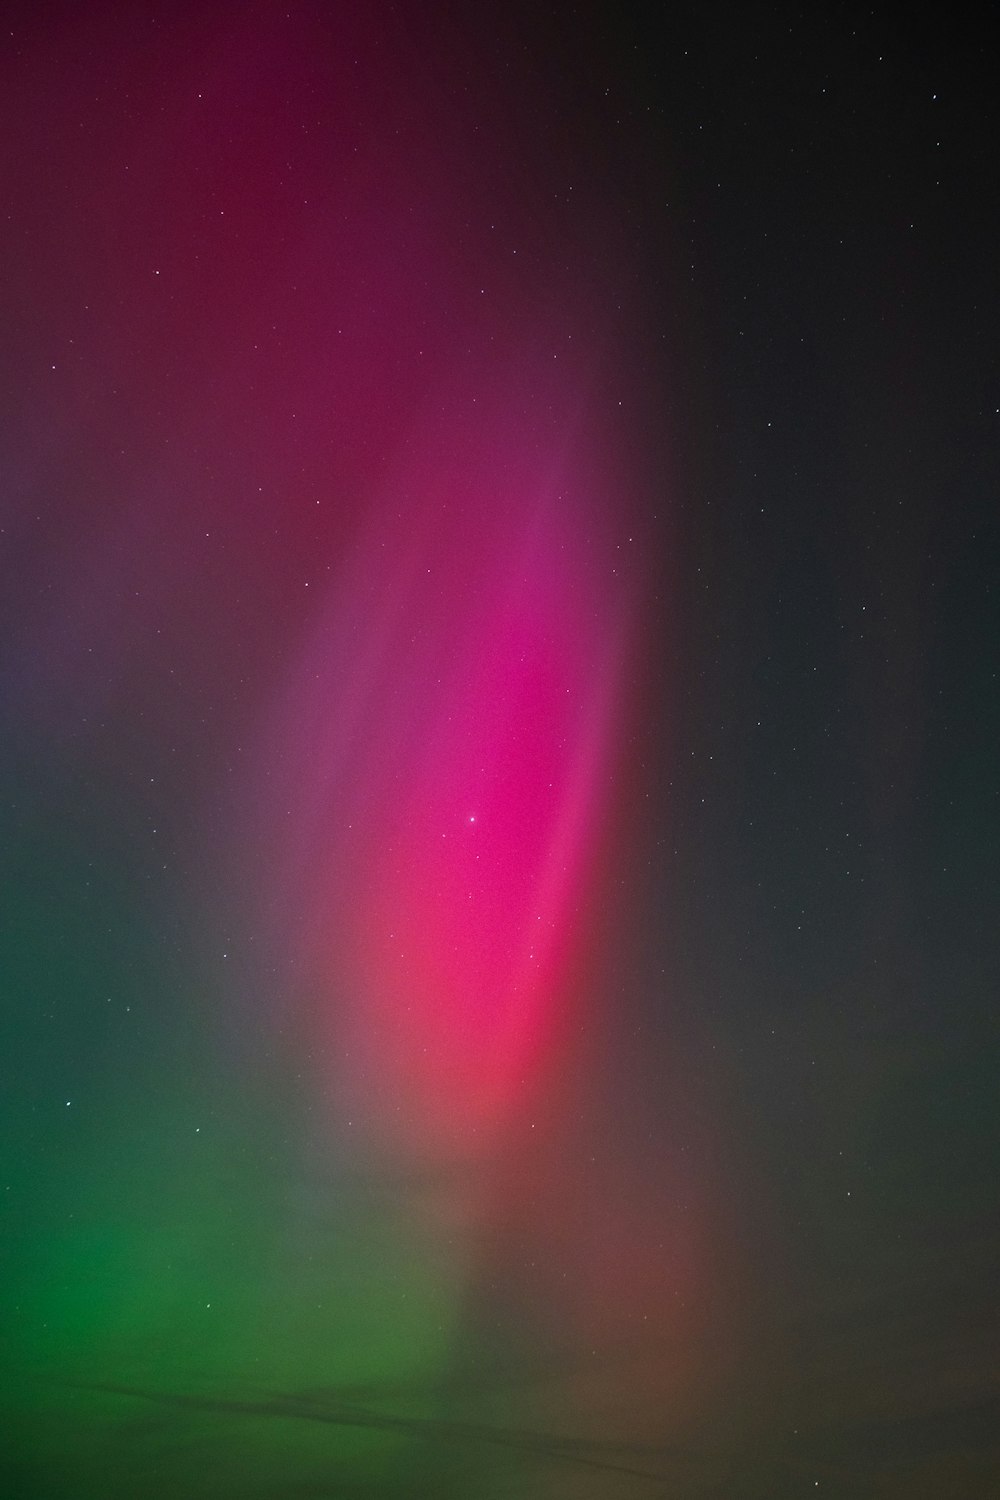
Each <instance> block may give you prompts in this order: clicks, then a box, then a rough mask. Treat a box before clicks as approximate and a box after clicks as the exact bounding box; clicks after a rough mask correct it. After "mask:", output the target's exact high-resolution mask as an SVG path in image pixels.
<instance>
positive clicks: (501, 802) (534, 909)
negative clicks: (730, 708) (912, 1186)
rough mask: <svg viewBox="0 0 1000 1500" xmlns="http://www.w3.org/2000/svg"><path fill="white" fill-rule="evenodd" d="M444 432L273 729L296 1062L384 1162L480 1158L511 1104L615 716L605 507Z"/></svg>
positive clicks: (327, 615)
mask: <svg viewBox="0 0 1000 1500" xmlns="http://www.w3.org/2000/svg"><path fill="white" fill-rule="evenodd" d="M466 421H467V427H466V430H465V431H461V430H459V431H457V432H455V431H454V430H453V431H452V434H451V445H450V453H451V462H450V465H448V466H447V467H445V466H444V465H442V467H443V468H444V472H443V473H439V474H438V475H436V476H434V475H432V473H431V472H430V469H431V466H430V465H429V464H428V465H426V466H415V470H416V471H415V472H411V473H408V474H406V475H404V476H401V477H400V479H399V480H398V481H397V483H398V485H399V489H400V491H401V492H404V493H406V494H408V495H409V496H410V497H411V498H410V500H409V503H408V505H407V507H406V508H405V510H403V509H402V508H400V509H395V508H390V509H389V511H388V514H387V515H386V516H385V518H384V520H383V522H382V524H381V525H376V526H374V527H372V528H371V530H370V531H369V532H368V533H367V534H366V535H365V537H364V538H363V540H362V541H361V542H360V543H359V546H358V555H357V556H356V557H355V558H354V559H352V561H351V564H350V567H349V569H348V573H349V576H350V579H351V580H353V581H352V582H348V583H346V584H345V585H344V586H343V588H342V591H341V592H338V589H337V587H336V586H334V587H333V589H332V591H331V592H332V598H331V602H330V604H329V606H328V607H327V609H326V610H325V612H324V613H323V615H322V618H321V621H320V623H319V625H318V627H317V629H316V632H315V635H314V638H313V640H312V642H311V644H310V645H309V647H308V648H307V650H306V653H305V661H306V663H307V665H305V666H304V667H303V669H302V670H301V671H300V672H299V674H298V678H297V683H298V686H297V687H296V688H295V689H294V690H293V691H292V693H291V695H290V697H289V698H288V699H287V700H286V701H285V702H284V703H283V704H282V706H281V709H280V713H279V716H278V727H277V734H278V740H279V742H280V743H281V751H280V756H279V763H280V764H281V765H282V766H283V768H284V772H285V774H286V776H287V777H288V780H289V784H290V787H294V789H295V803H294V807H295V808H296V809H297V811H293V812H292V815H291V816H286V817H285V818H284V819H283V822H282V842H283V843H285V845H286V848H285V853H284V855H283V857H282V858H281V860H280V861H279V865H280V866H281V867H284V868H287V869H292V868H294V869H297V870H298V872H299V874H298V879H299V881H300V882H301V884H300V888H299V890H298V892H297V895H296V897H295V899H294V900H293V901H292V903H291V907H292V909H293V910H294V911H295V913H296V930H297V932H298V934H299V940H300V941H301V942H302V944H303V945H304V947H303V954H304V957H305V961H306V962H307V965H308V967H309V968H310V969H311V970H312V972H313V974H314V977H315V983H316V986H317V990H316V994H317V996H318V998H317V1001H316V1005H317V1012H316V1014H315V1015H314V1025H315V1026H316V1027H317V1030H318V1037H319V1040H318V1047H319V1050H320V1054H321V1055H322V1056H324V1057H325V1058H326V1059H327V1060H328V1061H327V1063H326V1064H325V1065H324V1066H327V1067H328V1069H329V1079H328V1081H329V1083H330V1085H331V1087H332V1089H333V1090H334V1092H335V1093H337V1094H338V1096H339V1097H340V1099H341V1108H342V1110H343V1111H346V1114H347V1116H348V1117H349V1118H351V1119H353V1120H355V1121H357V1122H358V1123H359V1124H360V1123H361V1122H362V1121H364V1122H365V1126H364V1128H365V1129H366V1130H367V1131H368V1132H370V1134H371V1135H372V1137H373V1139H375V1140H380V1141H382V1142H383V1143H384V1144H385V1146H386V1148H387V1149H388V1150H390V1152H396V1153H402V1154H403V1155H404V1156H406V1155H410V1154H413V1153H416V1154H417V1155H418V1156H419V1155H420V1154H422V1153H425V1152H439V1151H444V1152H446V1153H453V1154H457V1155H459V1156H464V1155H468V1154H472V1155H476V1154H480V1153H481V1152H482V1151H484V1150H487V1149H488V1148H489V1146H490V1144H491V1142H492V1143H493V1144H495V1140H494V1137H495V1134H496V1131H497V1130H498V1129H501V1128H502V1127H503V1125H504V1124H505V1123H507V1124H510V1123H511V1122H512V1116H513V1115H514V1114H516V1111H517V1108H518V1098H519V1097H520V1098H521V1099H522V1100H523V1099H524V1098H526V1097H527V1095H528V1093H529V1091H530V1090H532V1089H533V1088H534V1087H536V1086H537V1079H536V1076H535V1075H536V1073H537V1071H538V1069H540V1068H544V1066H545V1060H546V1057H547V1055H548V1053H549V1051H550V1050H551V1048H552V1047H553V1046H554V1045H555V1044H556V1041H557V1037H558V1022H559V1011H560V1007H561V1005H563V1004H564V1003H565V1002H566V999H567V997H566V995H565V993H564V990H565V983H564V974H565V971H566V965H567V963H568V962H570V961H571V959H572V952H573V949H574V947H575V946H577V945H578V943H579V936H580V930H581V926H582V925H584V923H585V917H584V913H585V911H586V909H587V906H588V900H589V896H590V893H591V888H592V886H593V882H594V878H595V870H594V864H595V851H596V849H597V848H598V847H599V843H600V831H601V826H602V821H603V818H604V815H605V811H606V803H607V799H608V788H609V786H611V785H612V783H613V774H614V756H615V732H616V724H617V723H620V717H621V672H622V656H623V649H624V631H625V605H626V600H625V599H624V597H623V591H617V593H616V590H615V589H614V587H613V585H614V582H615V580H614V579H613V578H612V579H610V583H611V585H612V586H611V587H609V581H608V580H607V579H605V578H603V577H602V574H601V570H602V567H603V565H604V563H605V560H606V553H605V544H606V536H607V532H608V529H609V528H608V518H607V516H606V515H602V514H601V511H600V502H601V501H604V502H605V503H606V499H607V497H603V496H597V497H594V496H593V495H590V494H588V493H587V488H586V486H585V484H584V483H583V481H582V479H581V478H580V476H579V475H578V474H577V473H576V472H575V470H574V467H573V464H572V462H571V461H567V459H566V457H565V452H564V451H563V452H560V451H556V452H554V453H552V454H549V453H545V452H544V451H543V452H542V453H541V454H536V453H533V454H532V461H531V462H530V463H528V464H526V463H525V462H524V461H523V460H520V461H517V462H513V463H512V462H510V461H509V459H508V461H507V462H505V461H504V454H505V453H508V454H509V453H510V452H511V451H513V452H514V453H515V454H516V453H517V448H516V446H515V447H514V448H513V450H512V447H511V445H512V444H514V445H516V444H517V443H518V442H520V443H521V444H522V445H523V446H524V447H527V448H529V451H530V450H531V448H532V447H533V444H532V441H531V439H532V437H533V434H532V432H531V429H530V425H529V426H528V431H527V432H526V433H522V434H520V435H518V434H517V433H516V432H512V431H511V427H512V425H514V424H510V423H509V422H506V423H504V424H503V439H502V441H501V438H500V436H499V435H497V436H496V438H495V440H494V441H493V442H492V443H489V442H487V443H485V444H483V442H482V429H483V428H484V427H486V428H487V429H488V428H489V425H490V416H489V414H488V413H487V412H482V411H479V412H476V413H475V415H474V417H469V418H467V419H466ZM494 425H495V426H497V427H498V428H499V427H500V425H501V424H500V423H498V422H495V424H494ZM556 436H557V437H558V439H559V449H562V450H565V448H566V446H567V445H566V442H565V438H564V436H563V435H562V434H557V435H556ZM552 441H553V440H552V439H551V438H550V443H551V442H552ZM456 449H457V450H458V451H459V453H460V454H462V456H463V458H464V465H462V464H457V463H456V462H455V459H454V454H455V451H456ZM498 475H499V477H498ZM373 637H374V641H375V642H376V644H374V645H373ZM272 786H273V782H272ZM275 801H276V804H277V805H278V806H280V807H285V805H286V799H285V798H283V797H282V795H281V793H280V791H279V792H278V793H277V795H276V797H275ZM289 846H290V847H289ZM281 904H283V905H285V906H286V907H287V906H288V902H287V900H286V901H284V902H283V903H281Z"/></svg>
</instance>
